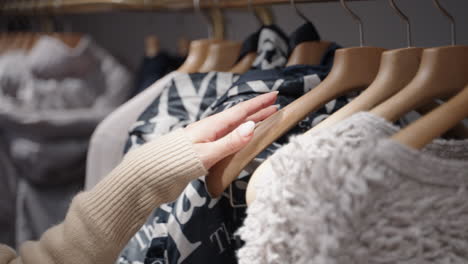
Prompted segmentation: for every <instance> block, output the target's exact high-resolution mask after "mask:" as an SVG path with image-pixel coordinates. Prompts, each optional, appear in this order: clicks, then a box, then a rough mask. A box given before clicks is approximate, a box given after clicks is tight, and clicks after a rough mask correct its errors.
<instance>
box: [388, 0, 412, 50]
mask: <svg viewBox="0 0 468 264" xmlns="http://www.w3.org/2000/svg"><path fill="white" fill-rule="evenodd" d="M389 2H390V6H391V7H392V8H393V10H395V12H396V13H397V14H398V16H399V17H400V18H401V19H402V20H403V21H404V22H405V24H406V41H407V42H408V47H411V46H412V45H413V40H412V39H411V23H410V20H409V18H408V16H406V15H405V14H404V13H403V12H402V11H401V9H400V8H399V7H398V6H397V5H396V3H395V0H389Z"/></svg>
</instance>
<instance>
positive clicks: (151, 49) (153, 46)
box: [145, 35, 159, 58]
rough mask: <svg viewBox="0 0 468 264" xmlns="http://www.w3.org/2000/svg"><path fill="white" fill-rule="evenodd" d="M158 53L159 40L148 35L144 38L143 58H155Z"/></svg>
mask: <svg viewBox="0 0 468 264" xmlns="http://www.w3.org/2000/svg"><path fill="white" fill-rule="evenodd" d="M158 53H159V39H158V37H156V36H155V35H148V36H146V38H145V56H146V57H148V58H152V57H155V56H156V55H158Z"/></svg>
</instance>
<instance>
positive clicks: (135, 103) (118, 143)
mask: <svg viewBox="0 0 468 264" xmlns="http://www.w3.org/2000/svg"><path fill="white" fill-rule="evenodd" d="M179 74H180V73H178V72H171V73H170V74H168V75H166V76H164V77H163V78H162V79H160V80H159V81H157V82H155V83H154V84H153V85H151V87H148V88H147V89H145V90H144V91H143V92H141V93H140V94H138V95H136V96H135V97H133V98H132V99H130V100H128V101H127V102H126V103H124V104H123V105H122V106H120V107H118V108H117V109H116V110H115V111H113V112H112V113H111V114H109V115H108V116H107V117H106V118H105V119H104V120H103V121H102V122H101V123H99V125H98V126H97V128H96V129H95V130H94V132H93V135H92V137H91V140H90V142H89V148H88V154H87V159H86V182H85V189H86V190H90V189H91V188H92V187H93V186H95V185H96V184H97V183H98V182H99V181H100V180H101V179H103V178H104V177H105V176H106V175H107V174H109V173H110V172H111V170H112V169H114V168H115V167H116V166H117V165H118V164H119V163H120V161H121V160H122V157H123V152H122V149H124V146H125V142H126V141H127V137H128V129H129V127H131V125H132V124H133V123H135V120H137V118H138V116H139V115H140V114H141V113H142V112H143V111H144V110H145V108H146V107H148V105H149V104H150V103H151V102H152V101H153V98H155V97H158V96H159V95H160V94H161V92H162V91H163V89H164V87H166V85H167V84H168V83H169V82H170V81H171V80H172V78H174V77H175V76H177V75H179Z"/></svg>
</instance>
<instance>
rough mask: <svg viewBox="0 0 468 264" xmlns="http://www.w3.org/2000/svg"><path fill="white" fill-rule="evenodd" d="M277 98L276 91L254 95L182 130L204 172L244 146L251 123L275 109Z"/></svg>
mask: <svg viewBox="0 0 468 264" xmlns="http://www.w3.org/2000/svg"><path fill="white" fill-rule="evenodd" d="M277 95H278V92H271V93H267V94H263V95H260V96H257V97H255V98H253V99H251V100H249V101H246V102H243V103H240V104H238V105H236V106H234V107H232V108H230V109H228V110H226V111H223V112H221V113H218V114H216V115H213V116H210V117H207V118H205V119H202V120H200V121H198V122H196V123H193V124H190V125H189V126H187V127H186V128H185V131H186V132H187V134H188V136H189V137H190V139H191V141H192V143H193V144H194V149H195V151H196V152H197V153H198V155H199V157H200V159H201V161H202V162H203V165H204V166H205V168H206V169H207V170H208V169H209V168H211V167H212V166H213V165H214V164H216V163H217V162H218V161H220V160H222V159H223V158H225V157H227V156H229V155H231V154H233V153H236V152H237V151H239V150H241V149H242V148H243V147H244V146H245V145H247V143H248V142H249V141H250V140H251V139H252V137H253V131H254V128H255V123H256V122H260V121H262V120H264V119H266V118H268V117H269V116H271V115H272V114H273V113H275V112H276V111H277V110H278V108H277V107H276V106H274V105H272V104H273V103H274V102H275V101H276V97H277Z"/></svg>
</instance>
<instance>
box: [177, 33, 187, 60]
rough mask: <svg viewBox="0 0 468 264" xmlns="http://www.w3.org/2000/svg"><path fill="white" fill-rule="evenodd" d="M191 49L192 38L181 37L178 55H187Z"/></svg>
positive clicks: (178, 43) (178, 44) (178, 41)
mask: <svg viewBox="0 0 468 264" xmlns="http://www.w3.org/2000/svg"><path fill="white" fill-rule="evenodd" d="M189 49H190V40H189V39H188V38H186V37H180V38H179V39H178V40H177V55H179V56H180V57H187V55H188V52H189Z"/></svg>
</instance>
